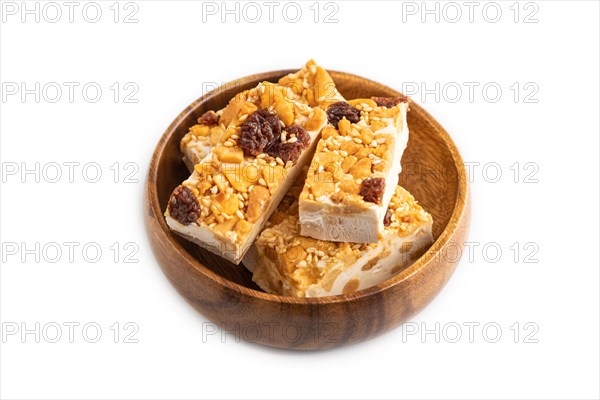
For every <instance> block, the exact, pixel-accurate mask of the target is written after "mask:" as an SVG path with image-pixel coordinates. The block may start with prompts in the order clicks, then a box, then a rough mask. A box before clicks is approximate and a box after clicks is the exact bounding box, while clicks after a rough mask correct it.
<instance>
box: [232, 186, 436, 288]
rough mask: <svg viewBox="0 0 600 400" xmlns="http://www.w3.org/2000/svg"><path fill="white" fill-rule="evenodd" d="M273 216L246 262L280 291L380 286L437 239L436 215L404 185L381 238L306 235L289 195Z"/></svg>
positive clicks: (260, 282) (392, 203) (393, 201)
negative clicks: (360, 239)
mask: <svg viewBox="0 0 600 400" xmlns="http://www.w3.org/2000/svg"><path fill="white" fill-rule="evenodd" d="M293 196H294V195H293V194H292V195H291V197H293ZM288 197H290V196H288ZM271 219H276V220H275V221H272V224H271V226H270V227H268V228H266V229H264V230H263V231H262V232H261V234H260V236H259V237H258V238H257V240H256V242H255V244H254V246H253V249H252V252H249V253H248V255H247V256H246V258H245V259H244V265H245V266H246V267H248V269H250V270H251V271H253V278H252V279H253V280H254V282H256V283H257V285H258V286H260V287H261V288H262V289H263V290H265V291H266V292H268V293H274V294H278V295H286V296H295V297H320V296H329V295H337V294H348V293H352V292H354V291H357V290H362V289H365V288H368V287H371V286H374V285H377V284H378V283H381V282H383V281H385V280H386V279H388V278H391V277H392V276H394V275H396V274H397V273H399V272H400V271H402V270H403V269H405V268H406V267H408V266H409V265H410V264H412V263H413V262H414V261H415V260H416V259H418V258H419V257H420V256H421V255H422V254H423V253H424V252H425V251H426V250H427V249H428V248H429V246H430V245H431V244H432V242H433V237H432V231H431V228H432V224H433V220H432V217H431V215H429V214H428V213H427V212H426V211H425V210H423V208H422V207H421V206H420V205H419V204H418V203H417V201H416V200H415V199H414V197H413V196H412V195H411V194H410V193H409V192H408V191H406V190H405V189H404V188H402V187H401V186H396V188H395V190H394V192H393V196H392V198H391V201H390V202H389V204H388V207H387V209H386V216H385V227H384V230H383V233H382V237H381V239H380V240H379V241H378V242H377V243H371V244H367V243H346V242H332V241H324V240H318V239H314V238H311V237H307V236H302V235H301V234H300V221H299V218H298V208H297V203H296V204H294V203H293V202H291V201H289V200H288V202H287V203H286V202H283V203H282V207H281V210H278V212H277V213H275V214H273V216H272V217H271Z"/></svg>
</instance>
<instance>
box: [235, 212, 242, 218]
mask: <svg viewBox="0 0 600 400" xmlns="http://www.w3.org/2000/svg"><path fill="white" fill-rule="evenodd" d="M235 215H237V216H238V218H239V219H244V213H242V212H241V211H240V210H237V211H236V212H235Z"/></svg>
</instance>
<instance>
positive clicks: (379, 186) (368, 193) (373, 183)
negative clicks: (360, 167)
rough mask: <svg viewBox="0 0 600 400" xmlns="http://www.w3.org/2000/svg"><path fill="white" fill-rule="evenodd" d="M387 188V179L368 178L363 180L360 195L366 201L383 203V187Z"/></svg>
mask: <svg viewBox="0 0 600 400" xmlns="http://www.w3.org/2000/svg"><path fill="white" fill-rule="evenodd" d="M384 188H385V179H383V178H367V179H365V180H364V181H363V182H362V186H361V188H360V195H361V196H362V197H363V200H364V201H368V202H370V203H375V204H381V198H382V197H383V189H384Z"/></svg>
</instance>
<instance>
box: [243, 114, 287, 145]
mask: <svg viewBox="0 0 600 400" xmlns="http://www.w3.org/2000/svg"><path fill="white" fill-rule="evenodd" d="M241 130H242V132H241V136H240V146H241V148H242V150H243V151H244V154H245V155H247V156H255V157H256V156H257V155H259V154H260V153H262V152H263V151H264V150H265V148H266V147H268V146H270V145H272V144H273V142H275V141H277V140H281V139H280V136H281V125H280V119H279V117H278V116H277V114H271V113H270V112H269V110H267V109H266V108H261V109H260V110H257V111H255V112H253V113H252V114H250V116H249V117H248V118H246V121H244V123H243V124H242V127H241Z"/></svg>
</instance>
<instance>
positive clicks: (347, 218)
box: [299, 97, 408, 243]
mask: <svg viewBox="0 0 600 400" xmlns="http://www.w3.org/2000/svg"><path fill="white" fill-rule="evenodd" d="M407 111H408V100H407V99H406V98H405V97H399V98H380V97H374V98H370V99H355V100H351V101H348V102H347V103H345V102H337V103H334V104H331V105H330V106H329V107H328V109H327V116H328V122H329V124H328V125H327V126H326V127H325V128H324V129H323V131H322V135H321V139H320V140H319V143H318V145H317V149H316V152H315V155H314V157H313V159H312V162H311V165H310V169H309V172H308V177H307V179H306V183H305V185H304V190H303V191H302V194H301V195H300V202H299V204H300V226H301V232H302V235H303V236H310V237H313V238H315V239H320V240H327V241H337V242H354V243H376V242H377V241H378V240H380V239H381V238H382V234H383V232H384V224H383V218H384V216H385V213H386V210H387V205H388V203H389V201H390V198H391V197H392V195H393V194H394V190H395V188H396V185H397V184H398V174H399V173H400V171H401V170H402V167H401V164H400V160H401V158H402V153H403V152H404V149H405V148H406V144H407V142H408V126H407V122H406V113H407Z"/></svg>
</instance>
